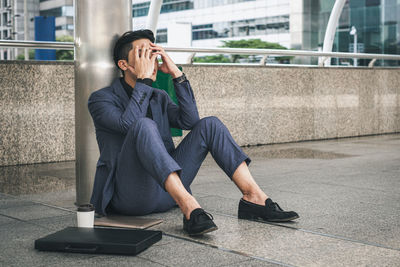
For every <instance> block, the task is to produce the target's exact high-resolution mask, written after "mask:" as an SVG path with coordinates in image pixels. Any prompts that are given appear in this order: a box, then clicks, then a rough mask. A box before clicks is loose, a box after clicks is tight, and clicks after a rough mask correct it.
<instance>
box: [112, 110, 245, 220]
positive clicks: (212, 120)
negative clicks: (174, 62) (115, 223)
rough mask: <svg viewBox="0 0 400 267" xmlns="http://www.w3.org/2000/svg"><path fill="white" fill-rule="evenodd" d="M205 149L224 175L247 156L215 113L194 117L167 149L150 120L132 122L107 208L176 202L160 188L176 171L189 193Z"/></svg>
mask: <svg viewBox="0 0 400 267" xmlns="http://www.w3.org/2000/svg"><path fill="white" fill-rule="evenodd" d="M209 151H210V153H211V155H212V157H213V158H214V160H215V161H216V163H217V164H218V166H219V167H220V168H221V169H222V170H223V171H224V172H225V173H226V175H227V176H228V177H229V178H230V179H232V175H233V173H234V172H235V170H236V169H237V167H238V166H239V165H240V164H241V163H242V162H243V161H245V162H246V164H247V165H249V164H250V161H251V159H250V158H249V157H248V156H247V155H246V154H245V153H244V152H243V151H242V149H241V148H240V146H238V145H237V144H236V142H235V141H234V140H233V138H232V136H231V134H230V133H229V130H228V129H227V128H226V126H225V125H224V124H223V123H222V122H221V121H220V120H219V119H218V118H217V117H215V116H210V117H205V118H202V119H200V120H199V121H198V122H197V123H196V124H195V125H194V126H193V128H192V129H191V131H190V132H189V133H188V134H187V135H186V136H185V138H184V139H183V140H182V141H181V143H180V144H179V145H178V146H177V147H176V149H174V150H173V151H170V152H168V151H167V149H166V147H165V145H164V142H163V140H162V137H161V136H160V133H159V131H158V128H157V124H156V123H155V122H154V121H153V120H151V119H149V118H140V119H139V120H137V121H135V122H134V123H133V124H132V126H131V127H130V129H129V131H128V133H127V135H126V137H125V140H124V143H123V146H122V149H121V152H120V154H119V157H118V163H117V169H116V174H115V177H114V183H115V189H114V194H113V198H112V199H111V202H110V205H109V206H108V207H107V209H108V212H116V213H120V214H126V215H145V214H149V213H154V212H164V211H167V210H169V209H171V208H173V207H174V206H176V202H175V201H174V200H173V199H172V197H171V196H170V195H169V193H168V192H167V191H166V190H165V188H164V183H165V180H166V179H167V177H168V176H169V174H170V173H172V172H174V171H176V172H177V174H178V175H179V177H180V179H181V181H182V183H183V185H184V186H185V188H186V190H187V191H188V192H189V193H191V189H190V185H191V183H192V182H193V180H194V178H195V176H196V174H197V172H198V170H199V168H200V166H201V164H202V162H203V161H204V159H205V157H206V156H207V153H208V152H209ZM221 192H223V189H222V188H221Z"/></svg>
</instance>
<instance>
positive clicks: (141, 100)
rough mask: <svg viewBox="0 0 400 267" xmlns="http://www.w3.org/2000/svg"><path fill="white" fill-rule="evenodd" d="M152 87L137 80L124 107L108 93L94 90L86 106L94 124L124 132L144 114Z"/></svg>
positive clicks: (113, 130)
mask: <svg viewBox="0 0 400 267" xmlns="http://www.w3.org/2000/svg"><path fill="white" fill-rule="evenodd" d="M152 93H153V88H152V87H151V86H148V85H146V84H144V83H139V82H137V83H136V84H135V87H134V89H133V92H132V96H131V98H130V99H129V102H128V105H127V106H126V109H125V110H123V108H122V105H118V104H117V103H116V100H115V98H114V97H113V96H111V95H110V94H107V93H105V92H101V91H96V92H94V93H92V95H91V96H90V97H89V101H88V108H89V112H90V114H91V116H92V118H93V121H94V124H95V125H96V126H99V127H102V128H106V129H107V130H110V131H112V132H117V133H121V134H126V133H127V132H128V130H129V128H130V126H131V125H132V123H133V122H134V121H135V120H137V119H139V118H142V117H145V116H146V112H147V107H148V106H149V101H150V97H151V94H152Z"/></svg>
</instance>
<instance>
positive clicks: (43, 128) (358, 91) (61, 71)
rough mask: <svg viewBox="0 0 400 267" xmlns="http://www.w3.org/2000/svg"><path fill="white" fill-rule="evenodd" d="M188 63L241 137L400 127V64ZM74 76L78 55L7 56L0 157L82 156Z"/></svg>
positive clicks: (211, 106) (202, 108)
mask: <svg viewBox="0 0 400 267" xmlns="http://www.w3.org/2000/svg"><path fill="white" fill-rule="evenodd" d="M183 69H184V72H185V73H186V75H187V77H188V79H189V80H190V83H191V85H192V88H193V90H194V93H195V97H196V100H197V105H198V108H199V112H200V117H204V116H211V115H214V116H217V117H219V118H220V119H221V120H222V121H223V122H224V123H225V125H226V126H227V127H228V129H229V130H230V131H231V133H232V136H233V137H234V139H235V140H236V141H237V142H238V144H239V145H255V144H269V143H281V142H293V141H302V140H316V139H325V138H337V137H347V136H360V135H370V134H381V133H393V132H400V96H399V95H400V70H399V69H353V68H330V69H324V68H292V67H262V66H254V67H253V66H252V67H249V66H190V65H183ZM73 79H74V71H73V64H72V63H46V62H43V63H38V62H36V63H33V62H28V63H26V62H2V63H0V127H1V133H0V165H13V164H25V163H36V162H49V161H64V160H73V159H74V158H75V155H74V151H75V150H74V88H73V86H74V81H73ZM184 134H187V132H185V133H184ZM181 139H182V138H181V137H178V138H175V140H174V141H175V143H176V144H178V143H179V142H180V140H181Z"/></svg>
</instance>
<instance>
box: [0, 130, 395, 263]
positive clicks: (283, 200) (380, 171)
mask: <svg viewBox="0 0 400 267" xmlns="http://www.w3.org/2000/svg"><path fill="white" fill-rule="evenodd" d="M243 150H244V151H245V152H246V153H247V154H248V155H249V156H250V157H251V159H252V162H251V164H250V171H251V173H252V174H253V176H254V178H255V180H256V181H257V182H258V183H259V185H260V186H261V187H262V188H263V189H264V191H265V192H266V193H267V194H268V195H269V196H270V197H271V198H272V199H273V200H274V201H277V202H278V203H279V204H280V206H281V207H282V208H284V209H288V210H295V211H297V212H298V213H299V214H300V218H299V219H298V220H296V221H295V222H292V223H263V222H251V221H244V220H238V219H237V217H236V216H237V205H238V201H239V199H240V197H241V194H240V192H239V190H238V189H237V188H236V187H235V186H234V184H233V183H232V182H231V181H230V180H229V179H228V178H227V177H226V176H225V174H224V173H223V172H222V171H221V170H220V169H219V167H218V166H217V165H216V163H215V162H214V160H213V159H212V157H211V156H210V155H208V156H207V158H206V160H205V162H204V163H203V166H202V167H201V169H200V171H199V173H198V176H197V177H196V179H195V181H194V183H193V185H192V191H193V194H194V196H195V197H196V198H197V199H198V201H199V203H200V204H201V205H202V206H203V208H204V209H205V210H207V211H209V212H210V213H212V214H213V216H214V218H215V222H216V224H217V225H218V227H219V230H218V231H215V232H212V233H210V234H206V235H204V236H203V237H197V238H191V237H189V236H187V235H186V234H185V233H183V231H182V215H181V213H180V211H179V209H177V208H176V209H173V210H171V211H169V212H166V213H159V214H152V215H150V216H148V217H154V218H161V219H164V222H163V223H162V224H160V225H157V226H154V227H152V229H159V230H162V231H163V233H164V235H163V239H162V240H161V241H160V242H158V243H157V244H155V245H153V246H152V247H150V248H149V249H147V250H146V251H144V252H142V253H141V254H139V255H138V256H135V257H129V256H114V255H87V254H68V253H54V252H39V251H35V250H34V248H33V244H34V240H35V239H37V238H40V237H42V236H45V235H47V234H49V233H52V232H55V231H57V230H60V229H63V228H65V227H67V226H74V225H76V222H75V213H74V209H75V207H74V201H75V191H74V186H75V178H74V162H61V163H49V164H36V165H24V166H9V167H0V192H1V193H0V237H1V239H0V240H1V243H0V266H52V265H54V266H67V265H68V266H89V265H99V266H117V265H118V266H132V265H137V266H159V265H164V266H281V265H283V266H399V265H400V201H399V200H400V134H391V135H382V136H370V137H361V138H345V139H339V140H326V141H313V142H302V143H291V144H279V145H268V146H257V147H245V148H243Z"/></svg>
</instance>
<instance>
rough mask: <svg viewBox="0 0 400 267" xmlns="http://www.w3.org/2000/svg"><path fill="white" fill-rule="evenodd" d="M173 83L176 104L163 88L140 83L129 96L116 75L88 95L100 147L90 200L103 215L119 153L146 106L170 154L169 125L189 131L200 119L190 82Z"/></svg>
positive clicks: (111, 188) (110, 194)
mask: <svg viewBox="0 0 400 267" xmlns="http://www.w3.org/2000/svg"><path fill="white" fill-rule="evenodd" d="M173 83H174V87H175V92H176V96H177V99H178V103H179V106H178V105H176V104H175V103H174V102H173V101H172V99H171V98H170V97H169V95H168V94H167V93H166V92H165V91H164V90H160V89H156V88H152V87H151V86H148V85H146V84H144V83H140V82H137V83H136V85H135V87H134V90H133V92H132V96H131V98H128V96H127V94H126V92H125V90H124V88H123V86H122V84H121V82H120V80H119V79H118V78H117V79H115V80H114V81H113V83H112V84H111V86H109V87H106V88H103V89H100V90H97V91H95V92H93V93H92V94H91V95H90V97H89V101H88V107H89V111H90V114H91V116H92V118H93V122H94V126H95V130H96V139H97V143H98V145H99V149H100V158H99V160H98V162H97V168H96V174H95V180H94V186H93V192H92V197H91V200H90V202H91V203H92V204H93V205H94V206H95V210H96V212H97V213H99V214H106V211H105V209H106V207H107V205H108V203H109V202H110V200H111V198H112V196H113V193H114V175H115V170H116V166H117V159H118V154H119V152H120V151H121V147H122V144H123V142H124V139H125V136H126V134H127V132H128V130H129V128H130V127H131V125H132V124H133V123H134V122H135V120H137V119H138V118H142V117H146V111H147V107H148V105H150V108H151V111H152V114H153V120H154V121H155V122H156V123H157V126H158V130H159V131H160V135H161V137H162V139H163V142H164V144H165V147H166V149H167V151H168V152H169V153H171V152H172V151H173V150H174V149H175V146H174V143H173V141H172V137H171V131H170V127H174V128H178V129H184V130H190V129H191V128H192V127H193V126H194V124H196V122H197V121H199V120H200V118H199V114H198V111H197V106H196V101H195V99H194V94H193V91H192V88H191V86H190V84H189V81H183V82H182V83H178V82H176V81H174V82H173Z"/></svg>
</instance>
